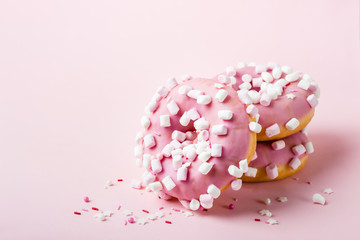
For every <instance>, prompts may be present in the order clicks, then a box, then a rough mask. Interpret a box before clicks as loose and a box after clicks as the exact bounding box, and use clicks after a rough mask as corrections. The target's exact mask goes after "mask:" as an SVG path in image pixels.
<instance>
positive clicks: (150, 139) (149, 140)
mask: <svg viewBox="0 0 360 240" xmlns="http://www.w3.org/2000/svg"><path fill="white" fill-rule="evenodd" d="M144 145H145V147H146V148H152V147H155V146H156V142H155V138H154V136H153V135H152V134H148V135H146V136H145V137H144Z"/></svg>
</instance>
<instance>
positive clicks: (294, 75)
mask: <svg viewBox="0 0 360 240" xmlns="http://www.w3.org/2000/svg"><path fill="white" fill-rule="evenodd" d="M299 77H300V75H299V73H297V72H293V73H290V74H288V75H286V77H285V80H286V81H288V82H295V81H296V80H298V79H299Z"/></svg>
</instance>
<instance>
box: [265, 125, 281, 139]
mask: <svg viewBox="0 0 360 240" xmlns="http://www.w3.org/2000/svg"><path fill="white" fill-rule="evenodd" d="M279 133H280V127H279V125H278V124H277V123H274V124H273V125H271V126H270V127H268V128H266V130H265V134H266V136H268V137H273V136H276V135H278V134H279Z"/></svg>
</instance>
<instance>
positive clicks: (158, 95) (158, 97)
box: [151, 93, 162, 102]
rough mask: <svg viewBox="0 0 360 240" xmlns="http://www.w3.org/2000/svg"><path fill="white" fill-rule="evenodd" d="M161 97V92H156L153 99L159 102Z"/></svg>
mask: <svg viewBox="0 0 360 240" xmlns="http://www.w3.org/2000/svg"><path fill="white" fill-rule="evenodd" d="M161 98H162V97H161V96H160V94H158V93H155V94H154V95H153V96H152V97H151V101H156V102H159V101H160V99H161Z"/></svg>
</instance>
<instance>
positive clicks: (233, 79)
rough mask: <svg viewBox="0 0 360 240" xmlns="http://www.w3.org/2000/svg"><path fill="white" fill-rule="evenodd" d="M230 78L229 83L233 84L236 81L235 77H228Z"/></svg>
mask: <svg viewBox="0 0 360 240" xmlns="http://www.w3.org/2000/svg"><path fill="white" fill-rule="evenodd" d="M229 78H230V84H231V85H234V84H235V83H236V81H237V80H236V78H235V77H229Z"/></svg>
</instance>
